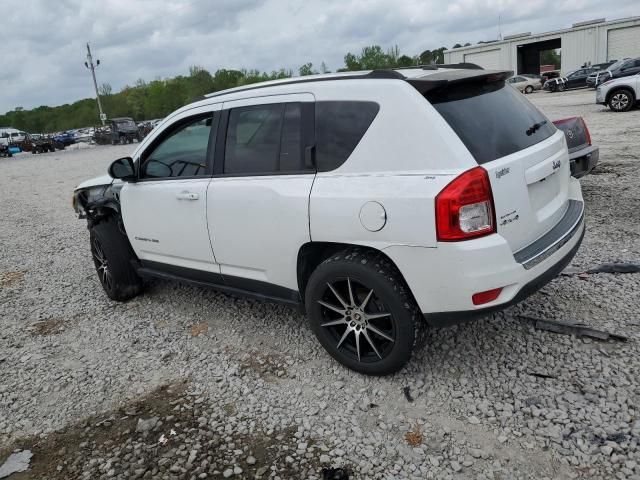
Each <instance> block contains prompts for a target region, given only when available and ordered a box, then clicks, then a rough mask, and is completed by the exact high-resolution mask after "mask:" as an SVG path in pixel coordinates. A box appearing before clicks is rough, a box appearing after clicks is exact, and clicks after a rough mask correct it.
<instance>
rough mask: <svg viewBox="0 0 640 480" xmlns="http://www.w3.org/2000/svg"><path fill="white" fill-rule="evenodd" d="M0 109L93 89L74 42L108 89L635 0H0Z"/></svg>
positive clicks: (493, 27) (295, 63)
mask: <svg viewBox="0 0 640 480" xmlns="http://www.w3.org/2000/svg"><path fill="white" fill-rule="evenodd" d="M0 11H1V12H2V15H3V17H4V18H3V20H2V28H0V45H2V54H1V55H0V58H2V60H3V61H2V67H0V112H2V113H4V112H5V111H7V110H12V109H14V108H15V107H17V106H22V107H24V108H25V109H29V108H33V107H37V106H39V105H50V106H54V105H61V104H63V103H71V102H74V101H76V100H79V99H81V98H87V97H91V96H93V85H92V83H91V77H90V74H89V72H88V71H87V70H86V69H85V67H84V65H83V62H84V60H85V55H86V50H85V43H86V42H87V41H89V42H91V47H92V50H93V53H94V58H99V59H100V60H101V65H100V67H98V69H97V75H98V82H99V83H103V82H105V83H110V84H111V85H112V87H113V89H114V92H117V91H120V89H121V88H122V87H123V86H125V85H127V84H129V85H132V84H134V83H135V81H136V80H137V79H138V78H143V79H145V80H153V79H155V78H159V77H160V78H164V77H171V76H175V75H181V74H183V75H184V74H187V73H188V69H189V66H190V65H200V66H203V67H205V68H206V69H207V70H209V71H210V72H214V71H215V70H217V69H218V68H257V69H260V70H267V71H271V70H277V69H280V68H281V67H284V68H291V69H293V70H294V72H297V69H298V67H299V66H300V65H302V64H303V63H306V62H313V64H314V66H316V67H317V66H319V65H320V63H321V62H322V61H324V62H325V63H326V64H327V66H328V68H329V69H330V70H335V69H336V68H339V67H341V66H342V65H343V61H342V59H343V56H344V54H345V53H347V52H349V51H351V52H353V53H357V52H359V51H360V50H361V49H362V47H364V46H367V45H373V44H378V45H381V46H382V47H383V48H384V49H386V48H389V47H391V46H393V45H398V47H399V48H400V51H401V53H405V54H407V55H415V54H418V53H420V52H421V51H423V50H425V49H433V48H438V47H440V46H446V47H447V48H451V47H452V46H453V45H454V44H455V43H458V42H459V43H465V42H471V43H476V42H478V41H479V40H490V39H495V38H497V36H498V16H499V15H501V17H502V34H503V35H508V34H510V33H519V32H528V31H531V32H534V33H535V32H545V31H549V30H553V29H557V28H565V27H569V26H571V24H572V23H575V22H578V21H582V20H589V19H594V18H600V17H606V18H607V19H608V20H612V19H615V18H621V17H627V16H633V15H640V4H639V3H638V0H615V1H614V2H611V1H602V0H515V1H511V0H450V1H444V0H406V1H399V0H395V1H394V0H370V1H366V0H322V1H317V0H307V1H287V0H171V1H162V0H55V1H51V0H25V1H24V2H18V3H16V2H15V0H0Z"/></svg>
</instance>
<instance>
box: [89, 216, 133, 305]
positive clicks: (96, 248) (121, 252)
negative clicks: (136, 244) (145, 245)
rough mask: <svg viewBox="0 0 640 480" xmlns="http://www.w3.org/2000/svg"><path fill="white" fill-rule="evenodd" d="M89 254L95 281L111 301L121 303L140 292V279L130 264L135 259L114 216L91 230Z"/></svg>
mask: <svg viewBox="0 0 640 480" xmlns="http://www.w3.org/2000/svg"><path fill="white" fill-rule="evenodd" d="M89 238H90V241H91V255H92V256H93V263H94V265H95V267H96V272H97V273H98V279H99V280H100V284H101V285H102V288H104V291H105V292H106V294H107V296H108V297H109V298H110V299H111V300H117V301H119V302H124V301H126V300H129V299H131V298H133V297H135V296H136V295H138V294H139V293H140V292H141V291H142V280H141V279H140V277H139V276H138V274H137V273H136V271H135V269H134V268H133V266H132V265H131V260H133V259H135V254H134V253H133V249H132V248H131V245H130V244H129V240H128V239H127V237H126V236H125V235H124V234H123V233H122V232H121V231H120V229H119V227H118V224H117V221H116V219H115V218H114V217H111V218H109V219H108V220H105V221H103V222H102V223H99V224H97V225H94V226H93V227H92V228H91V231H90V235H89Z"/></svg>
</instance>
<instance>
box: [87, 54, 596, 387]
mask: <svg viewBox="0 0 640 480" xmlns="http://www.w3.org/2000/svg"><path fill="white" fill-rule="evenodd" d="M510 76H511V72H502V71H488V70H482V69H480V68H479V67H476V66H474V65H470V64H462V65H451V66H447V67H442V66H441V67H439V68H435V67H424V68H412V69H402V70H383V71H379V70H374V71H368V72H351V73H339V74H327V75H317V76H309V77H303V78H293V79H285V80H277V81H273V82H266V83H261V84H256V85H248V86H244V87H239V88H235V89H231V90H226V91H223V92H217V93H214V94H211V95H208V96H207V97H206V98H205V99H204V100H201V101H198V102H196V103H193V104H191V105H187V106H186V107H183V108H181V109H179V110H177V111H176V112H174V113H173V114H171V115H169V116H168V117H167V118H166V119H165V120H164V121H163V122H162V123H161V124H160V125H159V126H158V127H157V128H155V129H154V130H153V131H152V132H151V134H149V136H147V137H146V138H145V139H144V140H143V141H142V143H141V144H140V145H139V147H138V148H137V149H136V150H135V152H134V153H133V155H132V157H127V158H122V159H119V160H116V161H115V162H114V163H113V164H112V165H111V166H110V168H109V175H110V176H108V177H103V178H98V179H95V180H92V181H88V182H85V183H83V184H81V185H80V186H78V187H77V189H76V190H75V194H74V203H75V208H76V211H77V212H78V213H79V214H80V216H81V217H86V218H87V220H88V226H89V230H90V243H91V252H92V254H93V260H94V263H95V266H96V269H97V271H98V275H99V278H100V281H101V283H102V286H103V287H104V290H105V291H106V293H107V295H108V296H109V297H110V298H112V299H114V300H120V301H124V300H127V299H129V298H131V297H133V296H135V295H137V294H138V293H140V291H141V288H142V278H145V277H155V278H162V279H174V280H179V281H184V282H190V283H192V284H195V285H202V286H212V287H214V288H217V289H219V290H221V291H223V292H228V293H232V294H236V293H237V294H247V295H250V296H253V297H257V298H260V299H266V300H271V301H277V302H284V303H287V304H291V305H297V306H299V307H300V308H301V309H303V310H304V311H305V312H306V314H307V316H308V318H309V323H310V327H311V329H312V330H313V331H314V333H315V334H316V336H317V338H318V340H319V341H320V343H321V344H322V345H323V346H324V348H325V349H326V350H327V351H328V352H329V353H330V354H331V355H332V356H333V357H334V358H335V359H337V360H338V361H339V362H341V363H343V364H344V365H346V366H348V367H349V368H352V369H354V370H357V371H360V372H364V373H367V374H377V375H381V374H388V373H391V372H394V371H397V370H398V369H400V368H401V367H402V366H403V365H404V364H405V363H406V362H407V361H408V359H409V358H410V356H411V352H412V350H413V349H414V347H415V346H416V345H418V344H419V343H420V339H422V338H424V335H423V332H424V329H425V327H426V326H429V325H431V326H444V325H449V324H452V323H456V322H459V321H462V320H465V319H467V318H472V317H476V316H479V315H481V314H485V313H487V312H489V311H492V310H494V309H497V308H501V307H505V306H506V305H509V304H511V303H513V302H517V301H519V300H522V299H523V298H525V297H526V296H527V295H530V294H531V293H533V292H535V291H536V290H537V289H539V288H540V287H541V286H542V285H544V284H545V283H547V282H548V281H550V280H551V279H552V278H553V277H554V276H556V275H557V274H558V273H559V272H560V271H561V270H562V269H563V268H564V267H565V266H566V265H567V263H568V262H569V261H570V260H571V259H572V257H573V256H574V254H575V253H576V250H577V249H578V247H579V245H580V243H581V240H582V237H583V234H584V221H583V216H584V208H583V207H584V205H583V201H582V196H581V191H580V184H579V183H578V181H577V180H575V179H573V178H572V177H571V175H570V172H569V158H568V154H567V146H566V143H565V136H564V134H563V133H562V132H561V131H559V130H556V128H555V126H554V125H553V123H551V122H550V121H548V120H547V118H546V117H545V116H544V115H543V114H541V113H540V112H539V111H538V110H537V109H536V108H535V107H534V106H533V105H532V104H531V103H529V101H528V100H527V99H526V98H525V97H523V96H522V95H521V94H520V93H519V92H518V91H516V90H515V89H513V88H511V87H510V86H508V85H507V86H505V80H506V79H507V78H509V77H510Z"/></svg>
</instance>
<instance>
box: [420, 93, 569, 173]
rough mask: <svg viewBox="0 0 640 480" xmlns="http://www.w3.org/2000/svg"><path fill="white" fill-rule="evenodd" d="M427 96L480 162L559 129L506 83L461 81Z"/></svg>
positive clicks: (543, 138)
mask: <svg viewBox="0 0 640 480" xmlns="http://www.w3.org/2000/svg"><path fill="white" fill-rule="evenodd" d="M426 97H427V100H429V101H430V102H431V104H432V105H433V106H434V108H435V109H436V110H437V111H438V113H440V115H442V117H443V118H444V119H445V120H446V122H447V123H448V124H449V126H450V127H451V128H452V129H453V131H454V132H456V134H457V135H458V137H460V140H462V142H463V143H464V144H465V146H466V147H467V149H468V150H469V152H471V154H472V155H473V157H474V158H475V159H476V161H477V162H478V163H479V164H480V165H482V164H483V163H487V162H491V161H492V160H495V159H497V158H501V157H504V156H506V155H510V154H512V153H515V152H518V151H520V150H523V149H525V148H528V147H530V146H532V145H535V144H536V143H539V142H541V141H542V140H545V139H546V138H549V137H550V136H551V135H553V134H554V132H555V131H556V129H555V127H554V126H553V124H552V123H551V122H550V121H549V120H547V119H546V118H545V116H544V115H542V113H540V111H539V110H538V109H537V108H536V107H534V106H533V105H532V104H531V103H530V102H529V101H528V100H527V99H526V98H524V96H523V95H522V94H521V93H520V92H518V91H517V90H516V89H514V88H511V87H507V86H505V84H504V83H503V82H493V83H467V84H460V85H455V86H451V87H449V88H445V89H440V90H434V91H431V92H428V93H427V94H426Z"/></svg>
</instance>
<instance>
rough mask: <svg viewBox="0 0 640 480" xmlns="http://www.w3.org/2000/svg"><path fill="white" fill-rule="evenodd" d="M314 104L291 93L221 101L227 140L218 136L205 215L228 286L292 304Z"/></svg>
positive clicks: (305, 219) (305, 236)
mask: <svg viewBox="0 0 640 480" xmlns="http://www.w3.org/2000/svg"><path fill="white" fill-rule="evenodd" d="M313 100H314V97H313V96H312V95H311V94H292V95H281V96H271V97H266V98H253V99H246V100H238V101H233V102H225V104H224V110H223V112H222V114H221V128H220V132H222V131H226V137H225V138H222V137H220V138H218V143H217V147H216V166H215V171H214V177H213V179H212V181H211V184H210V185H209V192H208V195H207V204H208V208H207V217H208V220H209V226H210V228H211V241H212V244H213V249H214V251H215V252H216V259H217V261H218V263H219V264H220V268H221V272H222V275H223V277H224V281H225V284H227V285H229V286H230V287H235V288H241V289H244V290H251V291H254V292H257V293H262V294H264V295H267V296H271V297H278V298H281V299H282V298H286V299H289V300H293V299H294V297H295V296H296V294H297V293H296V292H297V290H298V284H297V274H296V262H297V256H298V251H299V249H300V247H301V246H302V245H303V244H304V243H307V242H309V241H310V237H309V194H310V192H311V186H312V184H313V180H314V177H315V170H314V169H313V168H312V166H311V165H310V164H309V163H308V162H305V152H308V151H309V148H308V147H310V145H312V143H313V117H312V115H313ZM308 120H310V122H309V121H308ZM225 125H226V128H225Z"/></svg>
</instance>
